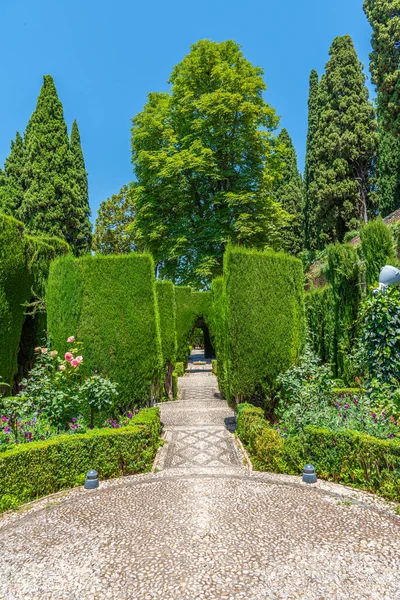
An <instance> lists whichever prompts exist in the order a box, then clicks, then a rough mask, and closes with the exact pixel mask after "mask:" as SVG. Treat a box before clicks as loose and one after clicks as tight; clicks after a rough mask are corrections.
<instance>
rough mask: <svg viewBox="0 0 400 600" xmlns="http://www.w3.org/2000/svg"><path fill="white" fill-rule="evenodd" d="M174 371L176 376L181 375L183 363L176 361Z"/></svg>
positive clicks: (183, 372)
mask: <svg viewBox="0 0 400 600" xmlns="http://www.w3.org/2000/svg"><path fill="white" fill-rule="evenodd" d="M175 373H176V374H177V375H178V377H183V376H184V374H185V365H184V364H183V363H181V362H177V363H176V365H175Z"/></svg>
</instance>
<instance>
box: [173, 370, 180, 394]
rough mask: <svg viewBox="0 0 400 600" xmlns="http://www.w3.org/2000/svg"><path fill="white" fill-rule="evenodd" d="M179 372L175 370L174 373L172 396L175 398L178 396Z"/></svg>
mask: <svg viewBox="0 0 400 600" xmlns="http://www.w3.org/2000/svg"><path fill="white" fill-rule="evenodd" d="M178 389H179V388H178V374H177V373H175V371H174V372H173V373H172V397H173V399H174V400H176V399H177V398H178Z"/></svg>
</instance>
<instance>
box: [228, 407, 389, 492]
mask: <svg viewBox="0 0 400 600" xmlns="http://www.w3.org/2000/svg"><path fill="white" fill-rule="evenodd" d="M237 433H238V435H239V437H240V439H241V440H242V442H243V443H244V445H245V447H246V448H247V450H248V452H249V454H250V458H251V460H252V462H253V464H254V466H255V467H256V468H257V469H258V470H261V471H274V472H277V473H288V474H293V475H301V472H302V469H303V466H304V464H305V463H306V462H311V463H312V464H313V465H314V466H315V468H316V471H317V476H318V477H319V478H321V479H327V480H330V481H335V482H337V483H342V484H345V485H351V486H354V487H357V488H360V489H363V490H367V491H369V492H375V493H377V494H380V495H381V496H383V497H385V498H388V499H389V500H394V501H400V441H398V440H381V439H377V438H375V437H372V436H370V435H366V434H363V433H358V432H355V431H330V430H329V429H323V428H320V427H312V426H310V427H306V428H305V430H304V432H303V434H302V435H301V436H291V437H287V438H283V437H281V436H279V434H278V432H277V431H276V430H274V429H273V428H272V427H270V426H269V424H268V422H267V421H266V420H265V419H264V418H263V413H262V411H261V410H260V409H256V408H255V407H253V406H251V405H248V404H242V405H239V406H238V415H237ZM278 438H280V439H278Z"/></svg>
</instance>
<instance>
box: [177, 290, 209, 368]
mask: <svg viewBox="0 0 400 600" xmlns="http://www.w3.org/2000/svg"><path fill="white" fill-rule="evenodd" d="M175 298H176V334H177V340H178V352H177V360H178V361H179V362H182V363H184V364H186V363H187V361H188V358H189V354H190V348H189V346H190V340H191V335H192V332H193V329H194V327H195V325H196V322H197V321H198V320H199V319H203V320H204V321H205V323H207V325H208V327H209V328H210V330H211V335H213V332H212V326H213V322H214V321H213V315H212V313H213V306H212V298H211V293H210V292H193V291H192V290H191V288H190V287H188V286H176V287H175Z"/></svg>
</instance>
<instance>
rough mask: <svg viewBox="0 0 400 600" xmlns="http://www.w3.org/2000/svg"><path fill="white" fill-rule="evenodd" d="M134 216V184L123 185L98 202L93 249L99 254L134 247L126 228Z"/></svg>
mask: <svg viewBox="0 0 400 600" xmlns="http://www.w3.org/2000/svg"><path fill="white" fill-rule="evenodd" d="M134 218H135V186H134V185H133V184H131V185H124V187H123V188H122V189H121V190H120V192H119V194H113V195H112V196H111V198H107V200H105V201H104V202H102V203H101V204H100V208H99V212H98V215H97V219H96V225H95V233H94V237H93V250H94V251H95V252H99V253H100V254H125V253H127V252H132V250H134V249H135V246H134V239H133V235H132V233H130V231H129V230H128V229H127V228H128V227H129V226H131V225H132V223H133V220H134Z"/></svg>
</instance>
